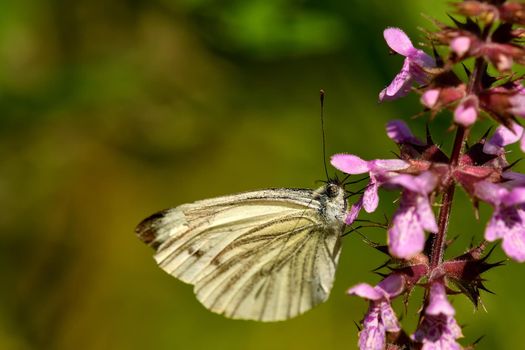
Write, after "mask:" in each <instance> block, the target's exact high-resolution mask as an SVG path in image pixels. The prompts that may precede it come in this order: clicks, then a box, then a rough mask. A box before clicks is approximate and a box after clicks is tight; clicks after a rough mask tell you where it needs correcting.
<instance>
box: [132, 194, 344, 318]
mask: <svg viewBox="0 0 525 350" xmlns="http://www.w3.org/2000/svg"><path fill="white" fill-rule="evenodd" d="M323 200H326V198H323V197H322V196H321V195H320V194H319V193H318V191H312V190H295V189H271V190H263V191H254V192H247V193H243V194H238V195H233V196H226V197H219V198H216V199H209V200H204V201H199V202H195V203H192V204H185V205H182V206H179V207H177V208H174V209H168V210H166V211H163V212H160V213H158V214H154V215H153V216H151V217H150V218H148V219H146V220H144V221H143V222H142V223H141V224H140V225H139V226H138V227H137V233H138V235H139V236H140V237H141V239H143V240H144V241H145V242H146V243H148V244H150V245H152V246H153V247H155V248H156V249H157V253H156V255H155V260H156V261H157V263H158V264H159V266H160V267H161V268H162V269H164V270H165V271H166V272H168V273H170V274H171V275H173V276H175V277H177V278H179V279H180V280H182V281H184V282H186V283H191V284H193V285H194V286H195V288H194V289H195V293H196V295H197V298H198V299H199V300H200V301H201V303H202V304H203V305H204V306H206V307H207V308H208V309H210V310H212V311H214V312H217V313H220V314H223V315H225V316H227V317H230V318H236V319H252V320H262V321H277V320H283V319H287V318H291V317H293V316H296V315H298V314H301V313H303V312H305V311H307V310H309V309H310V308H312V307H313V306H315V305H317V304H319V303H321V302H322V301H324V300H326V298H327V297H328V294H329V292H330V289H331V287H332V284H333V280H334V274H335V268H336V265H337V260H338V257H339V252H340V241H339V239H340V238H339V237H340V235H341V233H342V232H341V231H342V228H343V225H342V224H341V225H331V224H329V223H328V222H327V220H326V218H325V216H324V214H323V208H324V206H325V203H323Z"/></svg>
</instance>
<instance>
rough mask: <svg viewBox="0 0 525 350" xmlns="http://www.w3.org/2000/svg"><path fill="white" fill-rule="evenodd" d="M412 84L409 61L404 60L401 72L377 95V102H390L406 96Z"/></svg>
mask: <svg viewBox="0 0 525 350" xmlns="http://www.w3.org/2000/svg"><path fill="white" fill-rule="evenodd" d="M413 83H414V78H413V77H412V75H411V74H410V60H409V59H408V58H406V59H405V62H404V63H403V67H402V68H401V71H400V72H399V73H398V74H397V75H396V76H395V78H394V80H392V82H391V83H390V85H388V86H387V87H386V88H385V89H383V90H382V91H381V92H380V93H379V101H381V102H382V101H391V100H395V99H397V98H400V97H403V96H406V95H407V94H408V93H409V92H410V88H411V87H412V84H413Z"/></svg>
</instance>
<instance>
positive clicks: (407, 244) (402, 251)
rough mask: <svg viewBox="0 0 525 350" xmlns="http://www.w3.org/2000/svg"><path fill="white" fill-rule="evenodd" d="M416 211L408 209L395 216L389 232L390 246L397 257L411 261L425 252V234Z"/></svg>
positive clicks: (403, 209)
mask: <svg viewBox="0 0 525 350" xmlns="http://www.w3.org/2000/svg"><path fill="white" fill-rule="evenodd" d="M415 211H416V209H415V208H414V207H407V208H400V209H398V211H397V212H396V213H395V214H394V218H393V220H392V227H391V228H390V229H389V230H388V246H389V248H390V253H391V254H392V255H393V256H395V257H398V258H403V259H409V258H411V257H412V256H414V255H416V254H417V253H420V252H421V251H422V250H423V246H424V244H425V234H424V232H423V228H422V227H421V225H420V223H419V220H418V217H417V215H416V212H415Z"/></svg>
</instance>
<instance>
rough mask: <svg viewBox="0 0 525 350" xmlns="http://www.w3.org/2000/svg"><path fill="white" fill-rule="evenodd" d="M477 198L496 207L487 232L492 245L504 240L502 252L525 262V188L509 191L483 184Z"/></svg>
mask: <svg viewBox="0 0 525 350" xmlns="http://www.w3.org/2000/svg"><path fill="white" fill-rule="evenodd" d="M475 194H476V196H478V197H479V198H480V199H482V200H484V201H485V202H487V203H489V204H491V205H492V206H493V207H494V213H493V214H492V218H491V219H490V221H489V222H488V224H487V228H486V229H485V239H486V240H487V241H489V242H492V241H495V240H496V239H500V238H501V239H503V244H502V248H503V250H504V251H505V253H506V254H507V255H508V256H509V257H511V258H512V259H514V260H516V261H519V262H524V261H525V187H515V188H512V189H508V188H506V187H504V186H503V185H501V184H494V183H491V182H488V181H480V182H479V183H478V184H476V187H475Z"/></svg>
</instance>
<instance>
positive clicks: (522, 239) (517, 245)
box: [501, 226, 525, 262]
mask: <svg viewBox="0 0 525 350" xmlns="http://www.w3.org/2000/svg"><path fill="white" fill-rule="evenodd" d="M501 247H502V248H503V250H504V251H505V253H506V254H507V256H509V257H510V258H511V259H514V260H516V261H517V262H525V227H523V226H522V227H521V229H520V230H510V231H509V232H507V233H506V234H505V236H504V237H503V244H502V245H501Z"/></svg>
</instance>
